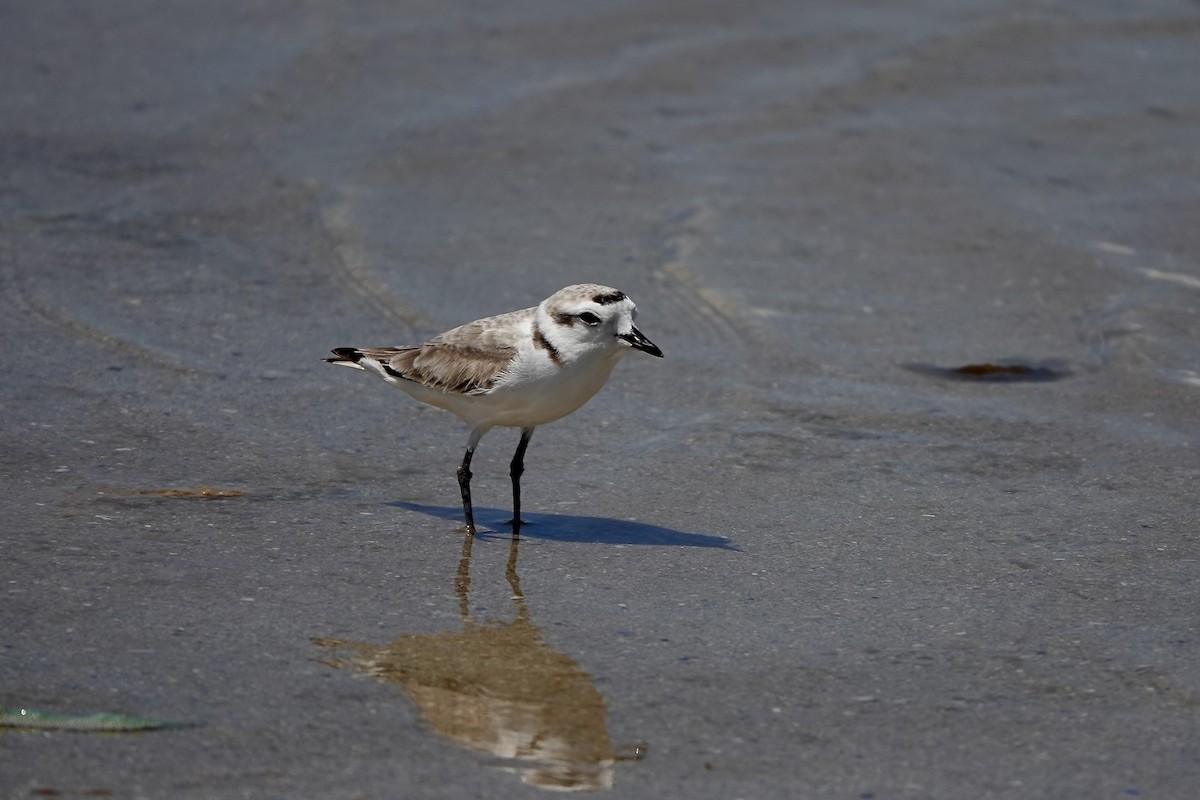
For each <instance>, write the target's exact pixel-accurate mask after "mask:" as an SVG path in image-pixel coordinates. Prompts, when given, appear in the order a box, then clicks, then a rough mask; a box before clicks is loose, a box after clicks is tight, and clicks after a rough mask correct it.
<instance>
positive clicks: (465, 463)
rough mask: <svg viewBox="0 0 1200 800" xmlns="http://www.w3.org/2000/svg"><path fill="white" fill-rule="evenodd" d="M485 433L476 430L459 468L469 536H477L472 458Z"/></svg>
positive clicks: (473, 431)
mask: <svg viewBox="0 0 1200 800" xmlns="http://www.w3.org/2000/svg"><path fill="white" fill-rule="evenodd" d="M483 434H484V431H483V430H481V429H479V428H475V429H474V430H472V431H471V438H470V439H469V440H468V441H467V452H466V454H464V455H463V460H462V464H460V465H459V466H458V488H459V490H460V491H461V492H462V501H463V519H464V521H465V522H466V523H467V534H468V535H469V536H474V535H475V512H474V510H473V509H472V508H471V456H473V455H475V447H476V445H478V444H479V439H480V437H482V436H483Z"/></svg>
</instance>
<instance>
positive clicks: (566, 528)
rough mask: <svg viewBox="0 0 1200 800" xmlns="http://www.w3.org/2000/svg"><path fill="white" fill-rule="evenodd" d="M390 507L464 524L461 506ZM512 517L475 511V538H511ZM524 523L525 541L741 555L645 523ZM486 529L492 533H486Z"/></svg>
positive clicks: (399, 503)
mask: <svg viewBox="0 0 1200 800" xmlns="http://www.w3.org/2000/svg"><path fill="white" fill-rule="evenodd" d="M388 505H390V506H395V507H396V508H403V509H405V510H407V511H416V512H417V513H419V514H428V515H429V516H431V517H440V518H441V519H445V520H450V521H452V522H456V523H461V522H462V513H463V512H462V508H461V507H460V506H429V505H424V504H423V503H410V502H408V501H406V500H395V501H392V502H390V503H388ZM510 517H511V514H510V513H509V512H508V511H505V510H503V509H499V508H480V507H476V508H475V523H476V525H478V526H479V528H480V530H479V532H478V533H477V534H476V535H477V536H478V537H479V538H481V539H487V538H490V537H493V536H505V537H507V536H509V535H510V534H509V533H508V529H509V528H510V527H511V525H510V522H509V520H510ZM521 519H522V522H521V536H522V538H530V539H549V540H551V541H555V542H588V543H595V544H650V545H665V546H668V547H716V548H719V549H721V550H734V551H738V548H737V547H735V546H734V545H733V544H732V543H731V542H730V541H729V540H728V539H726V538H725V537H724V536H713V535H711V534H707V533H684V532H682V531H676V530H672V529H671V528H663V527H660V526H658V525H648V524H646V523H644V522H630V521H628V520H623V519H609V518H608V517H577V516H571V515H570V514H535V513H531V512H528V511H525V512H522V514H521ZM484 528H488V529H489V530H484ZM739 552H740V551H739Z"/></svg>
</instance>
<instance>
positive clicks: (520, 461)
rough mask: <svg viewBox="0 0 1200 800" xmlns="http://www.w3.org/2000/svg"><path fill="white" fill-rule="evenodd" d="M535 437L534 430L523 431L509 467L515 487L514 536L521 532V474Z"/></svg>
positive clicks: (525, 429)
mask: <svg viewBox="0 0 1200 800" xmlns="http://www.w3.org/2000/svg"><path fill="white" fill-rule="evenodd" d="M532 437H533V428H522V429H521V441H520V442H518V443H517V452H516V453H513V459H512V463H511V464H509V465H508V475H509V477H510V478H512V486H513V515H512V520H510V521H511V523H512V527H513V535H514V536H515V535H516V534H518V533H520V532H521V473H523V472H524V471H525V448H527V447H529V440H530V439H531V438H532Z"/></svg>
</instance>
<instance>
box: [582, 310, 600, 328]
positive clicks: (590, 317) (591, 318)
mask: <svg viewBox="0 0 1200 800" xmlns="http://www.w3.org/2000/svg"><path fill="white" fill-rule="evenodd" d="M579 318H580V319H581V320H583V321H584V323H586V324H588V325H599V324H600V318H599V317H598V316H596V315H595V314H593V313H592V312H591V311H584V312H583V313H582V314H580V315H579Z"/></svg>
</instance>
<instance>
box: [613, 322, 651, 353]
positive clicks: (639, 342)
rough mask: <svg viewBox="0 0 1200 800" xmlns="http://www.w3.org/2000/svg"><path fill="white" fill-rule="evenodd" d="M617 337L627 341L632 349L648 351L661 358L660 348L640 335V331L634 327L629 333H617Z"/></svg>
mask: <svg viewBox="0 0 1200 800" xmlns="http://www.w3.org/2000/svg"><path fill="white" fill-rule="evenodd" d="M617 338H618V339H624V340H625V341H627V342H629V344H630V345H631V346H632V347H633V349H634V350H641V351H642V352H643V353H649V354H650V355H652V356H658V357H659V358H662V350H659V349H658V345H656V344H655V343H654V342H652V341H650V340H649V339H647V338H646V337H645V336H643V335H642V332H641V331H639V330H638V329H637V328H634V329H633V330H631V331H630V332H629V333H618V334H617Z"/></svg>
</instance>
